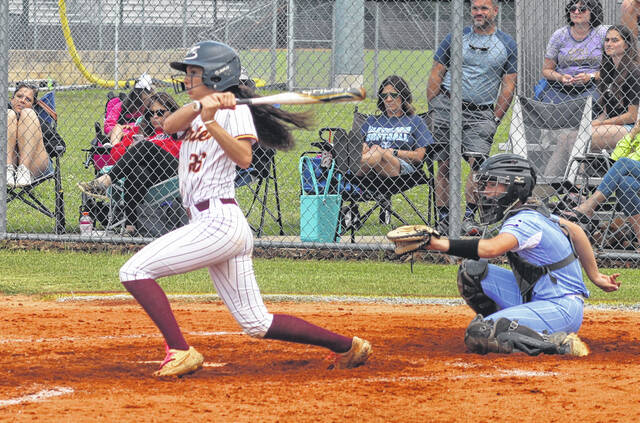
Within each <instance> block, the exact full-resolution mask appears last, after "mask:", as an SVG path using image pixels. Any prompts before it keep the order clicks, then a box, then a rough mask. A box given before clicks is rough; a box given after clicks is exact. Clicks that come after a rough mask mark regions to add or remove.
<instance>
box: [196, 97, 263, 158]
mask: <svg viewBox="0 0 640 423" xmlns="http://www.w3.org/2000/svg"><path fill="white" fill-rule="evenodd" d="M200 104H201V105H202V109H201V111H200V117H201V118H202V121H203V122H204V124H205V126H206V127H207V131H209V133H210V134H211V136H213V137H214V138H215V139H216V142H217V143H218V144H219V145H220V147H222V149H223V150H224V152H225V153H226V154H227V156H229V158H230V159H231V160H233V162H234V163H235V164H237V165H238V166H240V167H241V168H243V169H246V168H248V167H249V166H251V159H252V152H251V142H250V141H247V140H238V139H236V138H234V137H232V136H231V134H229V133H228V132H227V131H226V130H225V129H224V128H223V127H222V126H220V124H219V123H218V122H217V121H216V120H215V115H216V112H217V111H218V110H219V109H233V108H235V106H236V97H235V96H234V95H233V93H230V92H216V93H212V94H209V95H206V96H204V97H203V98H201V99H200Z"/></svg>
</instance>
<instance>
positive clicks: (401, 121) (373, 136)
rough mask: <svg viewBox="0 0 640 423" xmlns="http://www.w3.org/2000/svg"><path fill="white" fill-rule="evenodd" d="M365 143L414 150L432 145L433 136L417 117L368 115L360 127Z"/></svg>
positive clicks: (423, 122)
mask: <svg viewBox="0 0 640 423" xmlns="http://www.w3.org/2000/svg"><path fill="white" fill-rule="evenodd" d="M362 133H363V134H364V136H365V142H366V143H367V144H368V145H369V146H371V145H379V146H380V147H382V148H391V149H398V150H410V151H413V150H416V149H418V148H420V147H426V146H427V145H429V144H431V143H433V135H431V132H430V131H429V129H428V128H427V125H426V123H425V121H424V120H423V119H422V118H421V117H420V116H418V115H412V116H400V117H396V116H392V117H389V116H387V115H376V116H372V115H369V116H368V117H367V120H366V121H365V123H364V124H363V125H362Z"/></svg>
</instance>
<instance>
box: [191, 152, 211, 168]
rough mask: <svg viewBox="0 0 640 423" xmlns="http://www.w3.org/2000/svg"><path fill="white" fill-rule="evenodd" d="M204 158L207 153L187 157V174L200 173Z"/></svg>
mask: <svg viewBox="0 0 640 423" xmlns="http://www.w3.org/2000/svg"><path fill="white" fill-rule="evenodd" d="M205 157H207V153H200V154H192V155H190V156H189V172H193V173H197V172H200V169H201V168H202V162H203V161H204V159H205Z"/></svg>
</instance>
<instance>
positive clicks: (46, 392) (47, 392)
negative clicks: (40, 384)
mask: <svg viewBox="0 0 640 423" xmlns="http://www.w3.org/2000/svg"><path fill="white" fill-rule="evenodd" d="M73 392H74V390H73V388H66V387H55V388H51V389H42V390H41V391H38V392H36V393H35V394H28V395H23V396H21V397H16V398H11V399H7V400H0V408H2V407H9V406H11V405H19V404H23V403H25V402H39V401H43V400H45V399H47V398H53V397H59V396H62V395H69V394H72V393H73Z"/></svg>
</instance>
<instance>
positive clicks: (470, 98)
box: [427, 0, 518, 235]
mask: <svg viewBox="0 0 640 423" xmlns="http://www.w3.org/2000/svg"><path fill="white" fill-rule="evenodd" d="M497 15H498V1H497V0H472V1H471V16H472V18H473V25H472V26H470V27H465V28H464V30H463V34H462V99H461V100H462V153H463V157H464V158H465V160H467V161H468V162H469V165H470V166H471V169H472V170H475V169H477V167H478V166H479V165H480V162H481V161H482V160H483V158H484V157H487V156H488V155H489V152H490V151H491V145H492V144H493V136H494V135H495V133H496V130H497V128H498V125H499V124H500V121H501V120H502V118H503V116H504V114H505V113H506V112H507V110H508V109H509V105H510V104H511V100H512V99H513V94H514V92H515V88H516V78H517V66H518V63H517V46H516V42H515V40H514V39H513V38H512V37H511V36H510V35H508V34H506V33H504V32H502V31H500V30H499V29H497V27H496V23H495V19H496V16H497ZM450 51H451V34H448V35H447V36H446V37H445V39H444V40H443V41H442V42H441V43H440V46H439V47H438V50H437V51H436V54H435V56H434V59H433V67H432V68H431V74H430V75H429V82H428V86H427V100H428V101H429V110H430V112H432V116H433V136H434V138H435V140H436V142H438V143H442V144H449V130H450V128H449V124H450V117H451V98H450V94H449V90H450V89H451V73H450V72H449V71H448V70H449V66H450V58H451V54H450ZM438 155H439V157H434V160H438V174H437V176H436V203H437V209H438V222H439V229H440V231H441V232H443V233H448V232H449V225H448V222H449V149H448V148H445V149H442V150H441V152H440V153H439V154H438ZM473 173H474V172H473V171H472V172H469V178H468V179H467V183H466V187H465V197H466V200H467V208H466V210H465V216H464V222H463V232H464V233H465V234H468V235H479V234H480V229H479V227H478V226H477V224H475V222H474V216H475V215H476V212H477V210H478V207H477V204H476V203H477V202H476V199H475V198H474V197H473V192H474V182H473Z"/></svg>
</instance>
